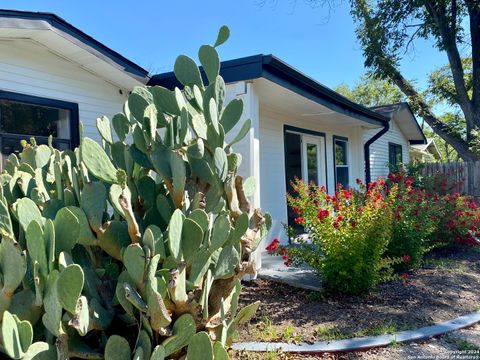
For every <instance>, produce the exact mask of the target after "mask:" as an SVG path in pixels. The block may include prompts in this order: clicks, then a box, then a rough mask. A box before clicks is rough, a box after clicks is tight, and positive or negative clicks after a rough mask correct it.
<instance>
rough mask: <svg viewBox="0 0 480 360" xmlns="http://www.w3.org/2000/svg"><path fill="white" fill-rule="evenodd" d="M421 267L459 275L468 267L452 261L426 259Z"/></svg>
mask: <svg viewBox="0 0 480 360" xmlns="http://www.w3.org/2000/svg"><path fill="white" fill-rule="evenodd" d="M423 266H424V267H426V268H433V269H445V270H451V271H453V272H456V273H459V274H463V273H465V272H467V271H468V270H469V269H468V266H466V265H465V264H463V263H462V262H459V261H457V260H452V259H426V260H425V261H424V265H423Z"/></svg>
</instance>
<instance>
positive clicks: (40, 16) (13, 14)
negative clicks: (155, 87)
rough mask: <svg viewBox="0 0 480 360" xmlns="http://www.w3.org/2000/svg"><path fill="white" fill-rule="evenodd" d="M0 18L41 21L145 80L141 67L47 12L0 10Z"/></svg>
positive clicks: (143, 70) (145, 71)
mask: <svg viewBox="0 0 480 360" xmlns="http://www.w3.org/2000/svg"><path fill="white" fill-rule="evenodd" d="M0 17H9V18H19V19H27V20H43V21H46V22H48V23H49V24H50V25H51V26H53V27H55V28H57V29H59V30H61V31H63V32H65V33H67V34H68V35H70V36H72V37H74V38H76V39H77V40H79V41H81V42H83V43H84V44H86V45H88V46H90V47H92V48H94V49H95V50H97V51H98V52H100V53H101V54H103V55H104V56H106V57H108V58H109V59H111V60H113V61H114V62H115V63H117V64H119V65H120V66H122V67H123V68H124V70H125V71H126V72H129V73H131V74H134V75H136V76H140V77H142V78H145V77H147V76H148V71H147V70H145V69H144V68H142V67H141V66H139V65H137V64H135V63H134V62H133V61H131V60H128V59H127V58H126V57H124V56H123V55H121V54H119V53H118V52H116V51H115V50H112V49H110V48H109V47H107V46H105V45H104V44H102V43H101V42H99V41H98V40H95V39H94V38H93V37H91V36H90V35H87V34H86V33H84V32H83V31H81V30H80V29H78V28H76V27H75V26H73V25H71V24H70V23H68V22H67V21H66V20H64V19H62V18H61V17H59V16H58V15H55V14H53V13H48V12H32V11H20V10H7V9H0Z"/></svg>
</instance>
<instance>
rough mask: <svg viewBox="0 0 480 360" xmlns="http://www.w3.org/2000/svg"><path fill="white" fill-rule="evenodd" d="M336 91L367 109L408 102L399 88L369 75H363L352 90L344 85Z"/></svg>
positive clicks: (339, 86)
mask: <svg viewBox="0 0 480 360" xmlns="http://www.w3.org/2000/svg"><path fill="white" fill-rule="evenodd" d="M334 90H335V91H336V92H338V93H340V94H342V95H343V96H345V97H346V98H348V99H350V100H352V101H355V102H356V103H359V104H362V105H364V106H367V107H372V106H379V105H386V104H394V103H398V102H401V101H405V100H406V96H405V95H404V94H403V93H402V92H401V91H400V90H399V89H398V87H397V86H395V85H394V84H392V83H391V82H389V81H388V80H380V79H378V78H374V77H372V76H369V75H367V74H365V75H362V76H361V77H360V80H359V81H358V82H357V83H356V84H355V85H354V86H353V87H352V88H350V87H349V86H348V85H347V84H345V83H342V84H340V85H338V86H337V87H336V88H335V89H334Z"/></svg>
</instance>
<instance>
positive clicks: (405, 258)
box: [402, 255, 410, 264]
mask: <svg viewBox="0 0 480 360" xmlns="http://www.w3.org/2000/svg"><path fill="white" fill-rule="evenodd" d="M402 260H403V262H404V263H405V264H406V263H408V262H409V261H410V256H409V255H403V257H402Z"/></svg>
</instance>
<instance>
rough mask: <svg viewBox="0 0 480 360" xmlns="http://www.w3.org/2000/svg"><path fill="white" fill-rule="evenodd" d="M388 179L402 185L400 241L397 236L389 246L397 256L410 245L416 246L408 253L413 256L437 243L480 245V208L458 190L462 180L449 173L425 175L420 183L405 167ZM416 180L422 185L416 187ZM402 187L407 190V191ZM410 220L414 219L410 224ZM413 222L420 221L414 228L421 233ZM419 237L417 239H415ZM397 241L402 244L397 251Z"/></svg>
mask: <svg viewBox="0 0 480 360" xmlns="http://www.w3.org/2000/svg"><path fill="white" fill-rule="evenodd" d="M388 179H389V180H388V182H389V183H390V184H393V183H394V184H396V185H397V186H398V188H399V193H398V199H397V200H398V201H397V202H398V203H399V207H398V208H397V211H396V219H397V220H399V221H398V223H396V224H394V230H393V234H394V238H395V235H398V236H397V241H395V239H393V240H392V242H391V244H390V246H389V248H391V249H392V251H393V252H395V254H396V255H400V254H401V253H402V251H403V250H404V249H406V248H409V247H412V248H411V251H410V252H409V251H405V253H407V254H409V255H411V256H412V253H413V252H415V250H417V251H420V250H421V248H422V247H423V251H426V250H428V249H429V248H431V247H435V246H444V245H454V244H461V245H480V243H479V240H478V238H479V236H480V210H479V209H478V205H477V203H476V202H475V200H474V199H473V198H471V197H470V196H465V195H463V196H462V195H460V193H459V192H458V191H459V190H461V189H463V182H462V181H455V180H453V177H452V176H450V175H448V174H446V175H445V174H434V175H431V176H426V177H423V178H422V181H421V182H420V181H417V180H416V179H415V178H414V177H413V176H411V177H408V178H407V177H406V175H405V171H404V170H403V169H402V168H400V169H399V171H398V173H395V174H389V175H388ZM415 183H421V184H422V185H421V186H413V185H412V184H415ZM402 189H407V194H404V193H403V192H404V191H402ZM401 213H403V216H401ZM415 218H416V220H415ZM408 219H413V220H411V223H410V226H408ZM413 223H417V224H416V225H415V226H414V228H417V229H419V230H418V231H417V233H418V235H417V236H415V232H412V231H413V230H412V225H413ZM415 237H417V240H414V238H415ZM420 238H421V239H420ZM409 239H410V240H411V241H409ZM425 239H427V240H428V242H426V241H425ZM393 243H396V244H397V245H398V244H401V245H400V246H398V247H399V248H398V249H397V250H396V251H395V249H393V248H394V247H395V246H396V245H394V244H393ZM412 251H413V252H412ZM416 265H418V262H417V258H416V257H415V256H412V262H411V266H412V267H414V266H416Z"/></svg>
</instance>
